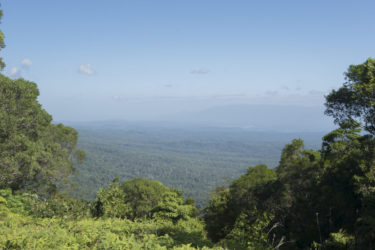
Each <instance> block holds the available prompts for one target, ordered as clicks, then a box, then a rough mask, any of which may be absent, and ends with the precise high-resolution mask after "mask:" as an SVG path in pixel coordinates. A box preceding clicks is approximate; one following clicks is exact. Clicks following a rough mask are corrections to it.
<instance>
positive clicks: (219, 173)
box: [0, 13, 375, 250]
mask: <svg viewBox="0 0 375 250" xmlns="http://www.w3.org/2000/svg"><path fill="white" fill-rule="evenodd" d="M1 14H2V13H0V17H1ZM3 40H4V35H3V34H2V33H0V48H4V46H5V45H4V41H3ZM4 67H5V63H4V62H3V60H2V59H1V58H0V68H1V69H2V68H4ZM345 77H346V81H345V82H344V83H343V85H342V86H341V87H340V88H338V89H334V90H332V91H331V92H330V93H329V94H327V95H326V96H325V99H326V101H325V107H326V110H325V114H326V115H328V116H330V117H332V118H333V119H334V123H335V124H336V126H337V127H336V129H334V130H333V131H331V132H328V133H326V134H324V135H319V133H317V134H314V133H308V134H304V135H302V136H298V137H304V138H305V139H306V142H304V140H302V139H301V138H294V136H296V135H297V134H296V133H284V134H283V133H262V132H251V131H247V130H243V129H237V130H233V129H232V130H230V129H208V128H206V130H195V129H192V128H190V129H189V128H185V129H182V130H181V129H179V130H173V129H172V130H171V129H163V128H157V127H155V128H147V129H144V128H134V127H131V126H127V127H126V128H122V129H118V128H117V129H108V128H106V129H90V128H88V127H85V126H79V125H78V126H77V129H78V130H76V129H75V128H73V127H71V126H67V125H64V124H61V123H55V122H53V119H52V115H53V114H52V115H51V114H49V113H48V112H47V111H46V110H45V109H44V108H43V107H42V106H41V104H40V103H39V101H38V96H39V89H38V86H37V84H36V83H33V82H31V81H28V80H25V79H23V78H19V77H17V78H14V79H13V78H9V77H7V76H5V75H0V249H327V250H328V249H370V250H371V249H375V137H374V136H375V59H372V58H368V59H367V60H366V61H365V62H363V63H361V64H357V65H350V66H349V68H348V69H347V71H346V72H345ZM286 141H287V142H286ZM284 143H285V145H284Z"/></svg>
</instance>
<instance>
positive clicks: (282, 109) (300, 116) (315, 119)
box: [166, 104, 335, 132]
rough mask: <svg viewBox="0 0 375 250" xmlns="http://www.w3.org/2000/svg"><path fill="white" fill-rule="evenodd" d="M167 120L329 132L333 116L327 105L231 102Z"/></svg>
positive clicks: (267, 129)
mask: <svg viewBox="0 0 375 250" xmlns="http://www.w3.org/2000/svg"><path fill="white" fill-rule="evenodd" d="M166 120H169V121H171V122H177V123H185V124H186V125H188V124H192V125H200V126H214V127H238V128H246V129H249V130H260V131H283V132H296V131H314V132H316V131H330V130H332V129H333V128H334V127H335V126H334V124H333V119H332V118H331V117H327V116H325V115H324V107H298V106H266V105H247V104H244V105H230V106H217V107H212V108H209V109H206V110H202V111H199V112H191V113H181V114H178V115H175V116H173V117H168V118H166Z"/></svg>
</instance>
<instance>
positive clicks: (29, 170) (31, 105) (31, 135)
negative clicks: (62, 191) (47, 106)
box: [0, 75, 84, 194]
mask: <svg viewBox="0 0 375 250" xmlns="http://www.w3.org/2000/svg"><path fill="white" fill-rule="evenodd" d="M38 95H39V91H38V88H37V86H36V84H35V83H32V82H29V81H26V80H24V79H17V80H12V79H9V78H8V77H5V76H3V75H0V188H6V187H10V188H12V189H14V190H17V189H32V190H34V191H37V192H38V193H43V194H48V193H52V192H54V191H55V190H56V185H57V184H60V183H64V182H66V181H67V178H68V177H69V175H71V174H72V173H74V171H75V169H74V167H73V162H75V161H77V162H80V161H82V160H83V158H84V152H83V151H81V150H76V148H75V147H76V144H77V138H78V133H77V131H76V130H74V129H73V128H71V127H67V126H64V125H62V124H52V123H51V121H52V117H51V116H50V115H49V114H48V113H47V112H46V111H45V110H44V109H42V107H41V105H40V104H39V103H38V101H37V97H38Z"/></svg>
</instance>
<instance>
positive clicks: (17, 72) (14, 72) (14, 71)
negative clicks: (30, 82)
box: [9, 67, 21, 77]
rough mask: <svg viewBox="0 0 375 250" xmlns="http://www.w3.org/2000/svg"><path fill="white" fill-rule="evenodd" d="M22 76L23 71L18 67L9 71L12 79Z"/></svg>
mask: <svg viewBox="0 0 375 250" xmlns="http://www.w3.org/2000/svg"><path fill="white" fill-rule="evenodd" d="M20 74H21V71H20V69H19V68H17V67H13V68H11V69H10V71H9V75H10V76H12V77H19V76H20Z"/></svg>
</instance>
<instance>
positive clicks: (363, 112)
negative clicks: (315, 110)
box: [325, 58, 375, 134]
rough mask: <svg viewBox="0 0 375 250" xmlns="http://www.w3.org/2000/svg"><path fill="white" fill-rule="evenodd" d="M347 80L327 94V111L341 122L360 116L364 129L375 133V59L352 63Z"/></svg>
mask: <svg viewBox="0 0 375 250" xmlns="http://www.w3.org/2000/svg"><path fill="white" fill-rule="evenodd" d="M345 78H346V82H345V83H344V84H343V86H342V87H341V88H339V89H338V90H332V92H331V93H330V94H329V95H328V96H326V103H325V106H326V111H325V113H326V114H327V115H329V116H332V117H333V118H334V119H335V123H337V124H338V123H341V122H344V121H348V120H350V119H355V118H358V119H359V120H360V121H362V122H364V129H365V130H367V131H368V132H370V133H371V134H375V59H373V58H368V59H367V60H366V61H365V62H364V63H362V64H358V65H350V66H349V69H348V71H347V72H346V73H345Z"/></svg>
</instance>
